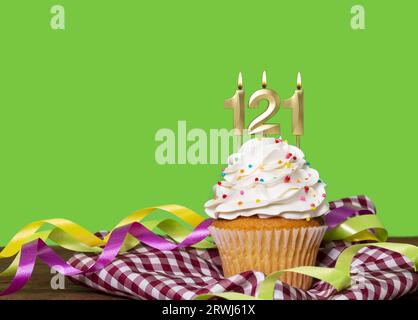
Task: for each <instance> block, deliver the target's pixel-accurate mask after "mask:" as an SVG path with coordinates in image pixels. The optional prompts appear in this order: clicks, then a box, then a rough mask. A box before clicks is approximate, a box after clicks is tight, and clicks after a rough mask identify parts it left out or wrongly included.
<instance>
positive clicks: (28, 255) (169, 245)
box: [0, 205, 418, 300]
mask: <svg viewBox="0 0 418 320" xmlns="http://www.w3.org/2000/svg"><path fill="white" fill-rule="evenodd" d="M156 209H161V210H165V211H167V212H169V213H171V214H172V215H173V216H174V217H175V218H176V220H175V219H171V218H165V219H162V220H146V219H145V218H146V217H149V215H150V214H151V213H152V212H154V211H155V210H156ZM178 220H179V221H182V222H183V224H182V223H180V222H179V221H178ZM211 222H212V220H211V219H206V220H204V218H203V217H202V216H200V215H199V214H197V213H195V212H194V211H192V210H190V209H188V208H185V207H182V206H178V205H164V206H158V207H152V208H145V209H141V210H138V211H136V212H134V213H133V214H132V215H130V216H128V217H127V218H125V219H123V220H122V221H121V222H120V223H119V224H118V225H117V226H116V227H115V229H114V230H113V231H112V232H110V234H109V235H108V236H107V237H106V238H105V239H101V238H99V237H97V236H96V235H94V234H93V233H91V232H89V231H88V230H86V229H84V228H82V227H81V226H79V225H77V224H75V223H73V222H71V221H69V220H65V219H51V220H41V221H37V222H33V223H31V224H29V225H27V226H25V227H24V228H23V229H21V230H20V231H19V232H18V233H17V234H16V235H15V236H14V237H13V238H12V240H11V241H10V242H9V243H8V244H7V245H6V247H5V248H4V249H3V250H2V251H1V252H0V258H5V257H12V256H15V259H14V260H13V262H12V263H11V264H10V265H9V267H8V268H6V269H5V270H4V271H3V272H1V273H0V276H10V275H13V274H14V277H13V279H12V281H11V283H10V285H9V287H8V288H7V289H5V290H4V291H2V292H0V296H2V295H7V294H11V293H13V292H16V291H18V290H20V289H21V288H22V287H23V286H24V285H25V284H26V282H27V281H28V280H29V278H30V276H31V274H32V272H33V269H34V266H35V262H36V258H37V257H38V258H40V259H41V260H42V261H43V262H44V263H46V264H47V265H48V266H49V267H51V268H54V269H55V270H56V271H58V272H60V273H62V274H64V275H66V276H74V275H77V274H81V273H88V272H95V271H98V270H100V269H102V268H103V267H104V266H106V265H107V264H108V263H110V262H111V261H113V260H114V259H115V257H116V255H117V254H118V253H119V252H121V251H127V250H129V249H131V248H133V247H134V246H136V245H137V244H139V243H140V242H142V243H144V244H147V245H149V246H151V247H153V248H156V249H158V250H175V249H179V248H184V247H188V246H193V247H196V248H203V249H207V248H214V247H215V245H214V244H213V242H212V241H211V239H210V238H209V237H208V236H209V232H208V229H207V228H208V226H209V225H210V224H211ZM325 223H326V224H327V225H328V227H329V230H328V231H327V233H326V235H325V240H326V241H332V240H346V241H353V242H354V241H381V242H378V243H373V244H370V243H369V244H358V245H353V246H351V247H349V248H347V249H346V250H344V251H343V252H342V253H341V255H340V256H339V258H338V260H337V263H336V266H335V268H321V267H311V266H307V267H296V268H290V269H286V270H281V271H278V272H274V273H272V274H270V275H268V276H267V277H266V279H265V280H264V281H263V282H262V284H261V285H260V288H259V294H258V296H257V297H253V296H246V295H243V294H240V293H236V292H226V293H222V294H205V295H201V296H199V297H197V299H208V298H211V297H214V296H217V297H221V298H224V299H234V300H236V299H239V300H240V299H245V300H248V299H272V298H273V293H274V286H275V283H276V281H277V279H278V277H279V276H280V275H281V274H283V273H284V272H297V273H301V274H304V275H308V276H311V277H314V278H317V279H320V280H323V281H326V282H328V283H330V284H331V285H332V286H333V287H335V288H336V289H337V290H342V289H344V288H346V287H348V286H349V285H350V281H351V279H350V265H351V261H352V258H353V257H354V255H355V254H356V253H357V252H358V250H360V249H361V248H363V247H365V246H370V245H373V246H378V247H383V248H386V249H389V250H393V251H396V252H399V253H401V254H403V255H405V256H406V257H408V258H409V259H410V260H411V261H412V262H413V264H414V268H415V270H417V268H418V247H415V246H412V245H406V244H395V243H385V242H383V241H385V240H386V238H387V231H386V230H385V229H384V227H383V225H382V224H381V223H380V221H379V220H378V218H377V216H376V215H375V214H374V212H373V211H370V210H364V209H359V208H355V207H351V206H343V207H339V208H335V209H332V210H331V211H330V212H329V213H328V215H327V216H326V217H325ZM44 224H50V225H52V226H54V228H53V229H52V230H50V231H43V232H39V231H38V230H39V229H40V228H41V226H42V225H44ZM184 224H186V225H187V226H188V227H185V226H184ZM190 228H194V229H193V230H192V231H191V232H190ZM161 236H166V237H168V238H171V239H172V240H174V242H171V241H169V240H167V239H166V238H164V237H161ZM48 239H49V240H52V241H54V242H55V243H56V244H58V245H60V246H61V247H64V248H66V249H69V250H73V251H77V252H95V253H100V255H99V257H98V259H97V260H96V262H95V263H94V265H92V266H91V267H90V268H88V269H87V270H84V271H81V270H79V269H77V268H74V267H72V266H70V265H69V264H67V263H66V262H65V261H64V260H62V258H61V257H60V256H59V255H57V254H56V253H55V252H54V251H53V250H52V249H51V248H49V247H48V246H47V244H46V243H45V241H46V240H48Z"/></svg>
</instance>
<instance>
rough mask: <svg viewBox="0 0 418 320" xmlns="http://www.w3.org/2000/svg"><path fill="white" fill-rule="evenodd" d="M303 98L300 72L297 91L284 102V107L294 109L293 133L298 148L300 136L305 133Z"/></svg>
mask: <svg viewBox="0 0 418 320" xmlns="http://www.w3.org/2000/svg"><path fill="white" fill-rule="evenodd" d="M303 98H304V94H303V89H302V79H301V76H300V72H299V73H298V78H297V85H296V90H295V93H294V94H293V96H292V97H290V98H289V99H287V100H285V101H284V102H283V107H284V108H287V109H292V135H294V136H296V146H297V147H298V148H300V136H302V135H303V133H304V125H303V108H304V104H303Z"/></svg>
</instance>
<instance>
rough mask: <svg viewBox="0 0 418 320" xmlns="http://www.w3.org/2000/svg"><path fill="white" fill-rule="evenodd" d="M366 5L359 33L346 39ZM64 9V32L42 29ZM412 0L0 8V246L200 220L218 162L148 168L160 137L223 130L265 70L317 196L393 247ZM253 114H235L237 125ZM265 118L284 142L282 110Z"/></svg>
mask: <svg viewBox="0 0 418 320" xmlns="http://www.w3.org/2000/svg"><path fill="white" fill-rule="evenodd" d="M358 3H360V4H362V5H364V7H365V9H366V27H367V29H366V30H352V29H351V27H350V19H351V13H350V10H351V7H352V6H353V5H355V4H358ZM54 4H62V5H64V7H65V10H66V29H65V30H52V29H51V28H50V18H51V16H52V15H51V13H50V8H51V6H52V5H54ZM417 10H418V3H414V2H412V1H406V0H403V1H397V2H396V3H393V4H386V3H385V4H383V3H382V1H378V0H375V1H365V0H363V1H348V0H338V1H336V0H328V1H311V0H299V1H264V2H263V3H259V2H258V1H257V2H256V1H251V2H249V1H248V2H247V1H242V0H241V1H206V2H202V1H165V2H164V1H156V2H145V1H127V0H125V1H121V0H119V1H98V0H96V1H92V0H90V1H85V0H71V1H69V0H66V1H64V0H59V1H58V0H55V1H41V0H37V1H33V0H25V1H15V0H7V1H6V0H2V1H1V4H0V30H1V50H0V148H1V149H0V150H1V157H0V216H1V223H0V225H1V227H0V242H2V243H4V242H6V241H7V240H8V239H10V237H11V236H12V235H13V234H14V233H15V232H16V231H17V230H18V229H19V228H20V227H21V226H23V225H24V224H26V223H29V222H31V221H33V220H38V219H43V218H52V217H62V218H69V219H71V220H73V221H76V222H78V223H80V224H81V225H83V226H85V227H87V228H88V229H90V230H92V231H96V230H99V229H109V228H111V227H113V226H114V225H115V224H116V223H117V222H118V221H119V220H120V219H122V218H123V217H125V216H127V215H128V214H129V213H131V212H132V211H134V210H135V209H139V208H143V207H147V206H152V205H158V204H166V203H178V204H182V205H185V206H188V207H190V208H192V209H194V210H196V211H198V212H200V213H203V210H202V206H203V203H204V202H205V201H206V200H207V199H208V198H209V197H211V196H212V192H211V188H212V185H213V184H214V183H215V182H216V181H217V180H218V179H219V173H220V169H221V165H194V166H193V165H165V166H161V165H158V164H157V163H156V162H155V160H154V151H155V148H156V147H157V145H158V143H157V142H156V141H155V140H154V136H155V133H156V131H157V130H158V129H160V128H172V129H174V130H176V128H177V121H178V120H187V125H188V128H203V129H205V130H209V129H210V128H231V125H232V112H231V111H230V110H225V109H224V108H223V100H224V99H226V98H228V97H230V96H232V94H233V93H234V90H235V84H236V76H237V73H238V72H239V71H242V72H243V76H244V85H245V89H246V92H247V96H246V98H247V100H248V98H249V96H250V94H251V93H252V92H253V91H255V90H257V89H259V88H260V78H261V73H262V71H263V70H264V69H265V70H267V72H268V81H269V87H271V88H274V89H276V90H277V91H279V92H280V94H281V96H282V98H287V97H289V96H290V95H291V94H292V93H293V90H294V87H295V78H296V74H297V72H298V71H301V72H302V76H303V85H304V89H305V114H306V118H305V136H304V137H303V139H302V148H303V150H304V152H305V154H306V156H307V158H309V161H310V162H311V163H312V166H313V167H314V168H315V169H317V170H318V171H319V172H320V174H321V178H322V179H323V180H324V181H326V182H327V184H328V189H327V190H328V195H329V199H335V198H339V197H344V196H350V195H357V194H366V195H368V196H369V197H371V198H372V199H373V201H374V202H375V204H376V206H377V208H378V213H379V215H380V217H381V219H382V220H383V223H384V224H385V225H386V227H387V228H388V229H389V232H390V234H391V235H418V210H417V209H416V207H417V197H416V188H417V181H418V170H416V169H415V162H416V152H415V145H416V137H417V135H416V127H417V125H416V121H417V116H418V108H417V103H416V98H415V97H414V95H415V92H414V91H415V90H414V87H415V86H416V79H417V67H418V63H417V62H416V56H417V46H416V43H415V40H414V39H415V38H416V24H415V22H414V21H415V18H416V17H415V15H416V12H417ZM260 111H261V110H260V109H259V110H251V111H248V110H247V118H246V121H247V123H249V121H250V120H251V119H252V118H253V117H254V116H255V115H257V114H259V113H260ZM275 120H276V121H279V122H281V123H282V132H283V136H284V137H285V138H288V139H289V141H294V140H293V138H292V137H291V135H290V127H289V123H290V111H289V110H285V109H281V110H280V111H279V113H278V114H277V115H276V118H275Z"/></svg>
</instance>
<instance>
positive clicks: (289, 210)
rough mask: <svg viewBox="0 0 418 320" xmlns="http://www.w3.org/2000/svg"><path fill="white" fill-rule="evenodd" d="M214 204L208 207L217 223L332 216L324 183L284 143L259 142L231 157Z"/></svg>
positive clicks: (300, 155)
mask: <svg viewBox="0 0 418 320" xmlns="http://www.w3.org/2000/svg"><path fill="white" fill-rule="evenodd" d="M222 175H223V178H224V180H223V181H220V182H218V184H216V185H215V186H214V193H215V197H214V199H211V200H209V201H207V202H206V203H205V211H206V213H207V214H208V215H209V216H211V217H212V218H215V219H217V218H221V219H229V220H230V219H235V218H237V217H238V216H244V217H248V216H253V215H258V216H259V217H260V218H268V217H272V216H282V217H284V218H287V219H305V218H308V217H309V218H310V217H318V216H320V215H323V214H324V213H326V212H327V211H328V204H327V202H326V201H325V196H326V194H325V184H324V183H323V182H321V181H320V180H319V175H318V172H317V171H316V170H314V169H312V168H310V167H309V165H308V164H307V163H306V161H305V159H304V154H303V152H302V151H301V150H300V149H298V148H297V147H295V146H291V145H289V144H287V143H286V142H284V141H282V139H275V138H256V139H251V140H249V141H247V142H246V143H244V144H243V146H242V147H241V148H240V150H239V151H238V152H237V153H235V154H232V155H231V156H230V157H229V158H228V167H227V168H225V169H224V170H223V173H222Z"/></svg>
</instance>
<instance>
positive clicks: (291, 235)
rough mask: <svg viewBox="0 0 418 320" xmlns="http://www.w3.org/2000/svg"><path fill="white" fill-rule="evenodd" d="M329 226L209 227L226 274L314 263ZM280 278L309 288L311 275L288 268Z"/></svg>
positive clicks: (226, 275)
mask: <svg viewBox="0 0 418 320" xmlns="http://www.w3.org/2000/svg"><path fill="white" fill-rule="evenodd" d="M326 229H327V227H326V226H319V227H307V228H305V227H303V228H292V229H280V230H235V229H220V228H216V227H213V226H211V227H209V231H210V233H211V235H212V237H213V239H214V241H215V243H216V245H217V246H218V249H219V254H220V256H221V260H222V267H223V272H224V276H225V277H230V276H232V275H235V274H238V273H242V272H244V271H248V270H257V271H261V272H263V273H265V274H270V273H272V272H275V271H279V270H282V269H287V268H292V267H298V266H313V265H315V262H316V256H317V254H318V250H319V246H320V244H321V241H322V239H323V237H324V234H325V231H326ZM279 280H281V281H283V282H285V283H287V284H290V285H292V286H294V287H296V288H300V289H303V290H308V289H309V288H310V287H311V285H312V278H311V277H308V276H305V275H301V274H297V273H294V272H286V273H284V274H283V275H282V276H280V278H279Z"/></svg>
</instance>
